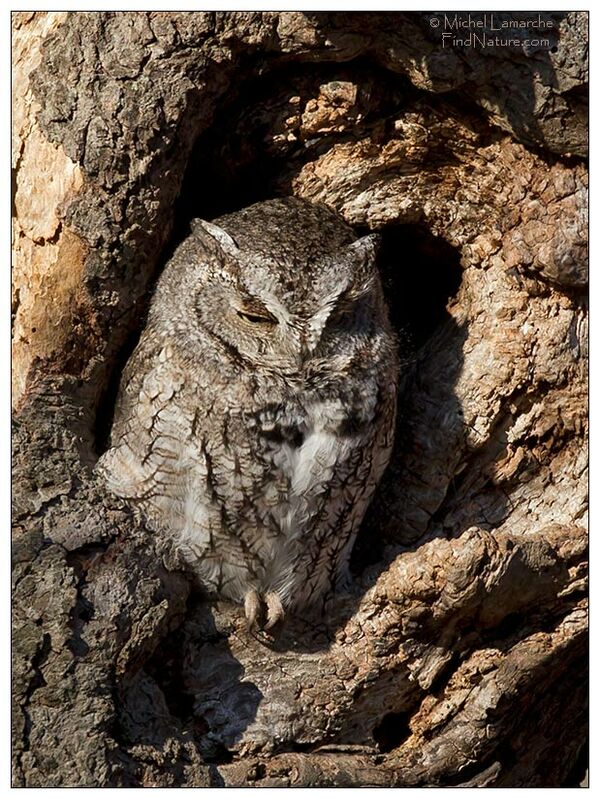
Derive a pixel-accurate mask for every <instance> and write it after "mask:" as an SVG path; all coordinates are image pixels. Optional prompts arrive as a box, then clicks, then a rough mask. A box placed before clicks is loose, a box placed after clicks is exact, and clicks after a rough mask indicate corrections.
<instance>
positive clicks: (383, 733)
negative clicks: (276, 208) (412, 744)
mask: <svg viewBox="0 0 600 799" xmlns="http://www.w3.org/2000/svg"><path fill="white" fill-rule="evenodd" d="M409 721H410V713H387V714H386V715H385V716H384V717H383V718H382V719H381V721H380V722H379V724H378V725H377V726H376V727H375V728H374V729H373V738H374V739H375V742H376V744H377V746H378V747H379V751H380V752H391V751H392V749H396V747H398V746H400V744H402V743H404V741H405V740H406V739H407V738H408V737H409V735H410V734H411V732H410V727H409V726H408V723H409Z"/></svg>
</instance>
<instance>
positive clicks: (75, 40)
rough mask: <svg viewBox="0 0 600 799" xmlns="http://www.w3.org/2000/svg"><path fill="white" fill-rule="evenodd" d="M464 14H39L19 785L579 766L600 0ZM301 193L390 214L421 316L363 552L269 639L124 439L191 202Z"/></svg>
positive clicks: (21, 310) (18, 267) (19, 333)
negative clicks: (589, 89) (122, 423)
mask: <svg viewBox="0 0 600 799" xmlns="http://www.w3.org/2000/svg"><path fill="white" fill-rule="evenodd" d="M515 16H516V15H514V14H513V15H512V17H511V18H513V19H514V18H515ZM523 16H524V17H527V15H526V14H524V15H523ZM529 16H530V17H531V14H530V15H529ZM431 17H432V15H431V14H421V13H411V14H400V13H387V14H384V13H342V12H339V13H325V12H321V13H309V12H304V13H300V12H285V13H284V12H282V13H274V12H264V13H259V12H206V13H200V12H198V13H196V12H193V13H179V12H161V13H158V12H157V13H149V12H148V13H146V12H133V13H129V12H127V13H125V12H117V13H108V12H106V13H104V12H90V13H73V12H62V13H41V12H38V13H33V12H32V13H29V12H22V13H19V14H15V15H14V19H13V28H14V33H13V56H14V116H13V125H14V136H13V152H14V169H15V172H14V175H15V177H14V190H15V195H14V214H15V216H14V273H13V286H14V354H13V375H14V383H13V397H14V401H15V414H14V449H13V464H14V472H13V475H14V499H15V506H14V513H13V518H14V546H13V553H14V589H13V591H14V593H13V596H14V600H13V623H14V635H13V656H14V670H13V694H14V709H13V722H14V748H13V752H14V760H13V766H14V784H15V785H21V786H109V785H111V786H158V785H163V786H169V785H173V786H209V785H215V786H218V785H221V786H328V785H333V786H341V785H346V786H366V785H385V786H424V785H428V786H432V785H477V786H482V785H489V786H557V785H564V784H567V783H568V782H569V781H570V780H571V781H572V780H573V779H576V778H577V768H578V764H580V762H581V758H582V752H583V751H584V744H585V740H586V722H587V715H586V700H587V687H586V669H587V615H586V598H585V597H586V594H585V590H586V582H585V581H586V526H585V512H586V500H587V479H586V454H587V451H586V428H587V395H586V378H587V373H586V368H587V367H586V364H587V361H586V352H585V350H586V342H587V338H586V319H587V313H586V309H587V294H586V275H585V271H586V269H585V267H586V255H587V250H586V232H587V231H586V202H587V193H586V185H587V184H586V168H585V161H584V157H585V154H586V143H587V131H586V111H585V103H586V96H587V95H586V80H587V79H586V54H587V38H586V37H587V28H586V26H587V19H586V15H585V14H583V13H574V14H570V13H569V14H565V13H558V12H557V13H552V14H543V15H542V17H543V19H544V20H545V21H546V22H552V23H553V27H551V28H550V27H547V31H548V37H549V38H550V41H549V43H546V44H542V45H539V46H531V47H529V48H523V47H517V46H508V47H495V48H490V49H483V50H482V49H480V48H479V49H478V48H467V47H460V46H458V45H456V46H452V47H442V41H441V38H440V36H441V31H442V29H443V26H441V27H440V28H435V27H434V26H432V25H431V24H430V19H431ZM507 18H508V15H498V19H507ZM515 35H519V36H523V32H522V31H521V32H520V33H518V34H515ZM289 193H295V194H297V195H300V196H303V197H306V198H310V199H312V200H314V201H318V202H323V203H326V204H327V205H329V206H331V207H333V208H335V209H337V210H338V211H339V212H340V213H341V214H342V215H343V216H344V217H345V218H346V220H347V221H348V222H349V223H351V224H353V225H355V226H357V227H358V228H359V229H371V230H377V231H382V234H383V240H384V249H386V251H387V253H388V257H387V259H384V262H383V264H382V268H383V270H384V277H385V280H386V285H387V288H388V292H389V299H390V303H391V305H392V312H393V315H394V319H395V320H396V322H397V324H398V325H399V329H403V328H407V329H408V332H409V333H411V325H412V328H413V329H412V333H411V337H412V347H411V352H410V355H409V354H408V349H409V342H408V336H406V347H405V348H406V351H407V355H406V359H405V365H404V369H403V373H404V379H403V385H402V389H401V395H400V400H399V410H400V413H399V424H398V436H397V444H396V449H395V454H394V458H393V462H392V465H391V467H390V469H389V470H388V473H387V475H386V478H385V480H384V483H383V485H382V486H381V490H380V491H379V493H378V495H377V498H376V500H375V501H374V503H373V507H372V509H371V511H370V513H369V515H368V518H367V519H366V521H365V526H364V528H365V529H364V531H363V534H362V535H361V538H360V540H359V542H358V545H357V549H356V553H355V557H354V561H353V568H354V572H355V580H354V584H353V587H352V589H351V591H350V593H348V594H344V595H339V596H338V597H336V598H335V601H334V602H332V603H331V606H330V607H329V608H328V610H327V613H326V614H325V615H324V617H323V618H322V619H320V621H318V622H317V621H316V620H315V619H310V618H307V619H295V620H293V622H291V623H290V624H289V625H288V627H287V628H286V630H285V631H284V633H283V634H282V637H281V638H280V639H279V640H278V641H277V642H276V643H275V644H273V645H271V646H267V645H265V643H264V642H261V641H260V640H257V639H256V638H253V637H252V636H250V635H249V634H248V633H246V632H245V630H244V624H243V620H242V618H241V614H240V611H239V609H238V608H236V607H232V606H230V605H228V604H226V603H218V604H217V605H216V606H215V605H210V604H208V603H206V602H205V601H203V599H202V597H201V596H199V595H198V593H197V592H196V591H195V590H193V589H192V586H191V583H190V580H189V578H188V576H187V575H186V574H185V572H184V570H183V569H182V568H181V565H180V564H179V563H178V561H177V555H176V553H173V552H171V551H170V550H169V549H168V547H167V545H166V544H165V543H164V542H162V541H161V540H160V539H157V538H156V536H155V535H151V534H150V533H148V532H146V531H145V530H144V528H143V525H142V523H141V522H140V521H139V520H138V519H136V518H134V517H133V516H132V514H131V512H130V511H129V509H128V508H127V507H125V506H123V505H122V504H121V503H119V502H118V501H117V500H115V498H113V497H111V496H108V495H106V494H105V492H104V491H103V489H102V487H101V486H99V485H97V483H96V481H95V479H94V477H93V474H92V468H93V465H94V462H95V460H96V459H97V457H98V454H99V452H100V451H101V449H102V446H103V445H104V441H105V438H106V431H107V428H108V425H109V423H110V412H111V402H112V399H113V397H114V392H115V386H116V384H117V381H118V376H119V372H120V369H121V368H122V364H123V362H124V359H125V358H126V356H127V354H128V352H130V351H131V347H132V341H133V339H134V337H135V334H136V331H137V332H139V329H140V324H141V319H142V318H143V312H144V308H145V307H146V303H147V299H148V294H149V291H150V289H151V286H152V282H153V280H154V279H155V277H156V275H157V272H158V270H159V269H160V266H161V265H162V264H163V263H164V260H165V258H166V257H167V253H168V250H169V247H171V246H172V243H173V241H174V239H175V238H176V237H177V235H178V231H181V230H182V229H183V228H182V226H185V224H186V222H187V221H188V219H189V217H190V216H191V215H203V216H205V217H210V216H216V215H217V214H218V213H222V212H223V211H224V210H233V209H235V208H237V207H241V206H242V205H244V204H247V202H250V201H253V200H256V199H262V198H263V197H266V196H276V195H281V194H289ZM178 198H179V199H178ZM459 265H460V268H459ZM423 274H424V276H425V277H424V279H423ZM407 320H408V321H407Z"/></svg>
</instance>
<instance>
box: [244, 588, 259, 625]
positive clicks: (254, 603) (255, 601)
mask: <svg viewBox="0 0 600 799" xmlns="http://www.w3.org/2000/svg"><path fill="white" fill-rule="evenodd" d="M261 607H262V602H261V599H260V596H259V593H258V591H256V590H255V589H254V588H252V589H251V590H250V591H248V592H247V593H246V596H245V597H244V613H245V614H246V620H247V623H248V629H249V630H256V629H257V628H258V618H259V616H260V611H261Z"/></svg>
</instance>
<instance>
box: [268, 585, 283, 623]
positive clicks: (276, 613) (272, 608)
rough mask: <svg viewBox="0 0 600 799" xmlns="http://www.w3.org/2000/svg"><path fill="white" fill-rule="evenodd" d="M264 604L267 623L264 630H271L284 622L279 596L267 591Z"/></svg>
mask: <svg viewBox="0 0 600 799" xmlns="http://www.w3.org/2000/svg"><path fill="white" fill-rule="evenodd" d="M265 604H266V606H267V621H266V624H265V626H264V629H265V630H272V629H273V627H276V626H277V625H278V624H279V623H280V622H282V621H283V620H284V618H285V611H284V609H283V605H282V604H281V599H280V598H279V594H276V593H275V592H274V591H269V593H268V594H265Z"/></svg>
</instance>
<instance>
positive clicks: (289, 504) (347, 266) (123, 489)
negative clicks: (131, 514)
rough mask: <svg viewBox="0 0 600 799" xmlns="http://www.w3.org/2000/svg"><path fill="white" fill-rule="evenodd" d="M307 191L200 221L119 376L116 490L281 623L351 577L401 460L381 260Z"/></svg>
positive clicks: (212, 573)
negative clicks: (394, 464)
mask: <svg viewBox="0 0 600 799" xmlns="http://www.w3.org/2000/svg"><path fill="white" fill-rule="evenodd" d="M355 239H356V237H355V235H354V233H353V231H352V230H351V229H350V228H349V227H348V226H347V225H346V224H345V223H344V222H343V221H342V220H341V219H340V218H339V217H338V216H337V215H335V214H334V213H332V212H331V211H329V210H327V209H326V208H324V207H321V206H315V205H311V204H309V203H307V202H304V201H302V200H299V199H295V198H286V199H281V200H272V201H268V202H263V203H257V204H256V205H253V206H251V207H249V208H246V209H244V210H242V211H239V212H237V213H233V214H230V215H228V216H225V217H222V218H221V219H218V220H215V223H207V222H203V221H201V220H198V221H196V222H194V223H193V229H192V232H191V234H190V235H189V236H188V238H186V239H185V241H184V242H183V243H182V244H181V245H180V246H179V248H178V249H177V251H176V252H175V254H174V256H173V257H172V258H171V260H170V261H169V263H168V264H167V266H166V267H165V270H164V272H163V274H162V276H161V278H160V280H159V282H158V285H157V287H156V291H155V294H154V298H153V302H152V305H151V308H150V312H149V316H148V322H147V325H146V328H145V330H144V332H143V333H142V336H141V339H140V342H139V344H138V346H137V348H136V350H135V352H134V353H133V355H132V357H131V359H130V360H129V362H128V364H127V366H126V368H125V371H124V374H123V378H122V383H121V388H120V393H119V397H118V401H117V406H116V410H115V418H114V424H113V429H112V436H111V447H110V449H109V450H108V451H107V452H106V453H105V454H104V455H103V456H102V458H101V459H100V462H99V465H98V470H99V471H100V473H101V474H102V475H103V476H104V478H105V480H106V482H107V484H108V486H109V488H110V489H111V490H112V491H113V492H114V493H115V494H117V495H119V496H121V497H127V498H128V499H130V500H131V502H132V503H134V504H135V505H137V506H139V507H140V508H141V509H142V511H143V512H144V514H145V516H146V518H147V519H148V520H149V522H150V523H151V525H152V526H153V527H154V528H155V529H157V530H159V531H161V532H163V533H167V534H169V535H171V536H173V537H174V539H175V540H176V542H177V546H178V548H179V549H180V551H181V552H182V554H183V556H184V558H185V560H186V561H187V563H188V564H189V567H190V569H191V570H192V571H193V572H194V573H195V574H196V575H197V576H198V578H199V580H200V582H201V583H202V585H203V586H204V587H205V588H206V589H208V590H209V591H211V592H214V593H216V594H218V595H220V596H223V597H227V598H229V599H232V600H234V601H237V602H240V603H243V604H244V606H245V610H246V615H247V616H248V619H249V622H250V623H251V624H252V625H256V624H261V623H264V626H265V627H266V628H268V627H272V626H273V625H275V623H276V622H277V621H279V620H280V619H281V618H282V617H283V615H284V613H285V612H287V611H288V610H292V611H293V610H299V609H301V608H303V607H306V606H308V605H311V604H314V603H315V602H316V601H317V600H319V599H321V598H322V597H323V595H324V594H325V593H326V592H327V591H328V590H330V589H332V588H334V587H335V586H336V585H337V584H338V583H339V582H340V581H342V580H343V579H344V577H345V575H346V570H347V564H348V559H349V555H350V550H351V548H352V545H353V542H354V539H355V537H356V533H357V531H358V527H359V525H360V522H361V520H362V517H363V515H364V512H365V509H366V506H367V504H368V502H369V500H370V498H371V496H372V494H373V491H374V489H375V486H376V484H377V481H378V480H379V478H380V476H381V474H382V472H383V470H384V468H385V466H386V464H387V462H388V459H389V456H390V451H391V447H392V437H393V428H394V409H395V392H396V382H397V366H396V351H395V339H394V335H393V333H392V331H391V328H390V324H389V321H388V317H387V311H386V308H385V304H384V300H383V295H382V290H381V285H380V281H379V277H378V274H377V270H376V267H375V264H374V256H375V248H376V238H375V237H374V236H367V237H365V238H362V239H359V240H358V241H356V240H355Z"/></svg>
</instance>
